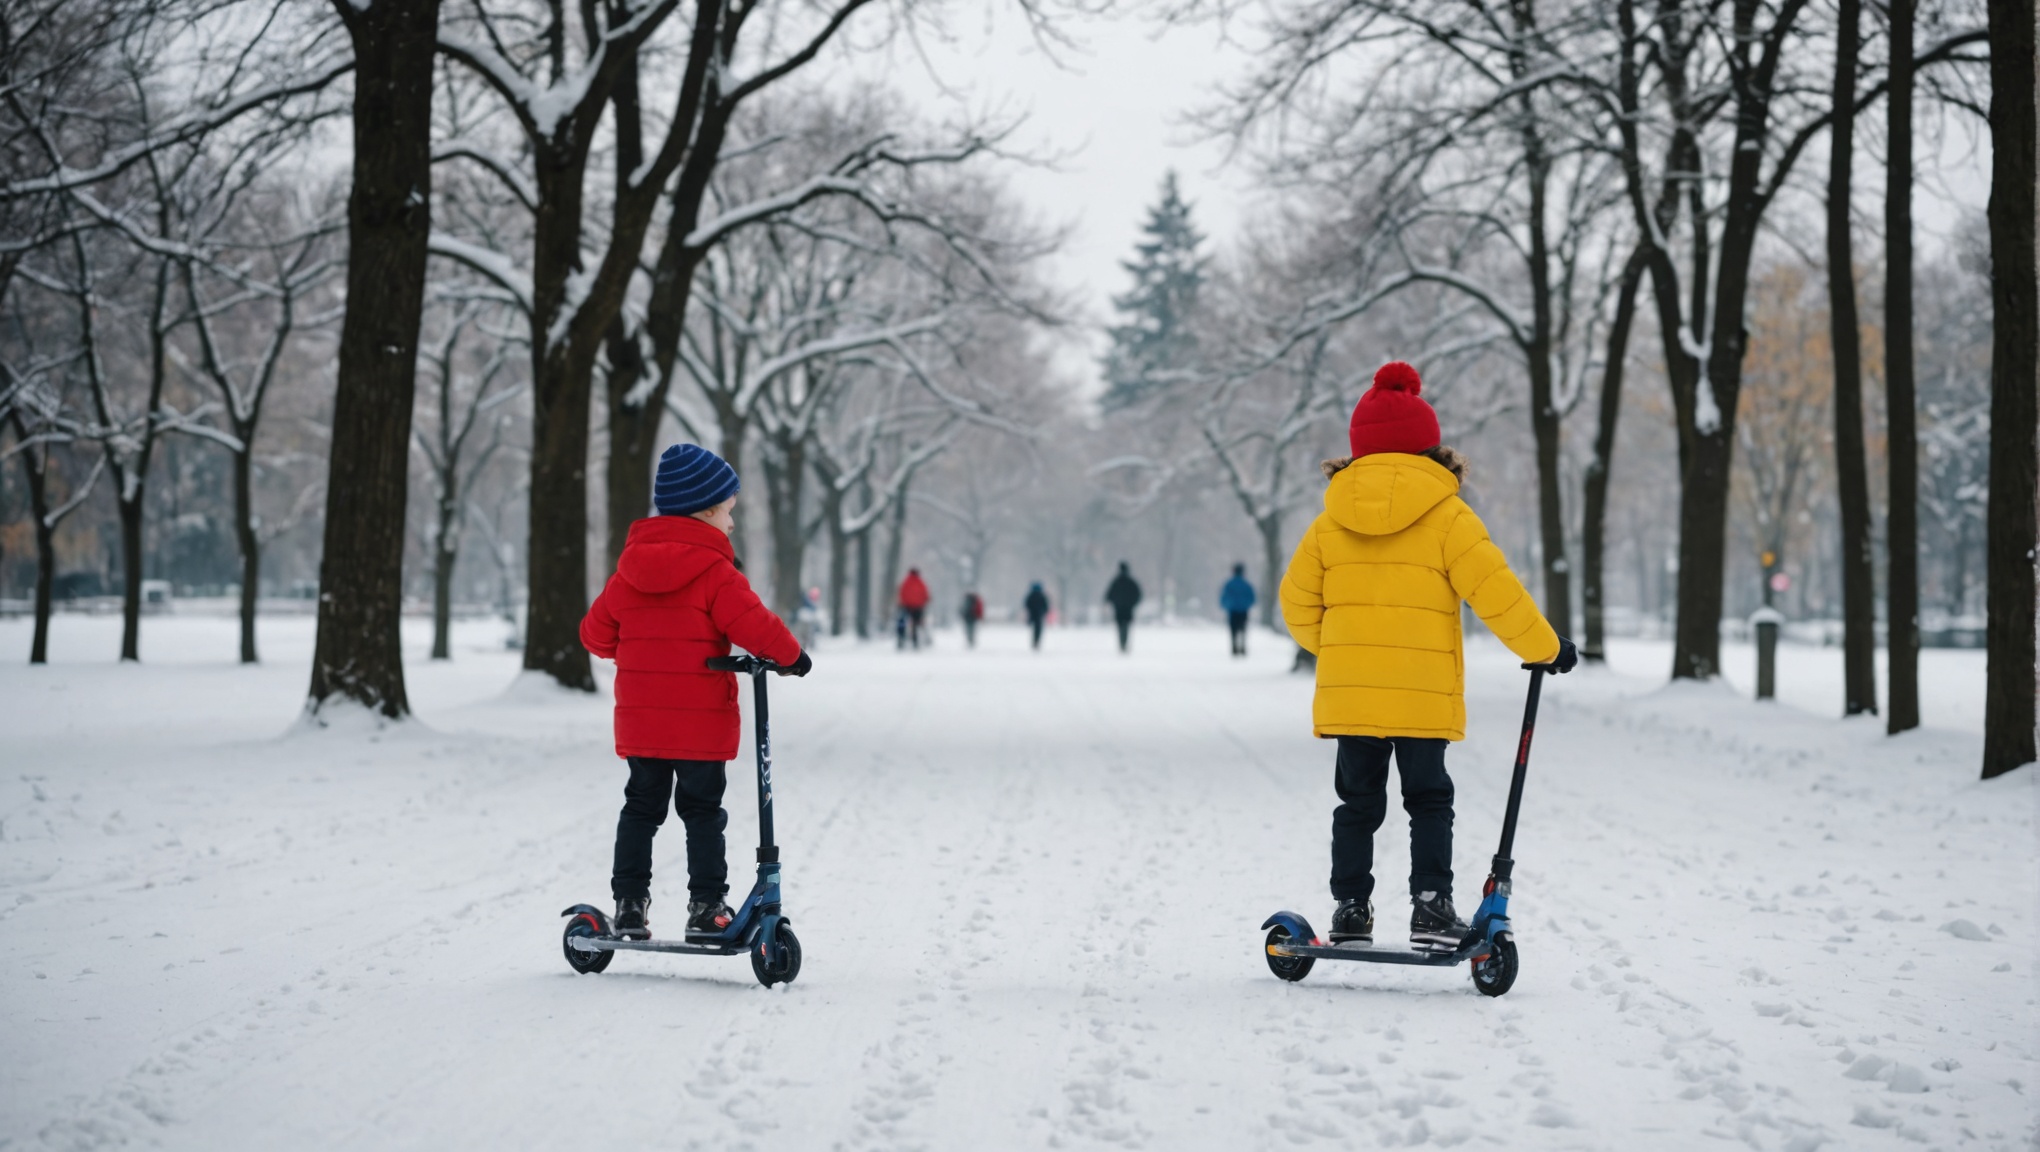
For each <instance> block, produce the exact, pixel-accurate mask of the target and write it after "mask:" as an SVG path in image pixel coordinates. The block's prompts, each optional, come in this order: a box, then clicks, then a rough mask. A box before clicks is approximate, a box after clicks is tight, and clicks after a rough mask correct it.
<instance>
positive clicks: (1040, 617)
mask: <svg viewBox="0 0 2040 1152" xmlns="http://www.w3.org/2000/svg"><path fill="white" fill-rule="evenodd" d="M1024 603H1025V605H1026V608H1027V626H1028V627H1029V628H1031V629H1033V630H1034V650H1035V651H1037V652H1039V651H1040V650H1041V626H1042V625H1043V624H1046V623H1048V593H1046V592H1044V591H1042V590H1041V581H1039V580H1036V581H1035V582H1034V583H1033V584H1031V585H1029V586H1028V588H1027V599H1026V601H1024Z"/></svg>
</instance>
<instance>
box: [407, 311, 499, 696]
mask: <svg viewBox="0 0 2040 1152" xmlns="http://www.w3.org/2000/svg"><path fill="white" fill-rule="evenodd" d="M502 310H503V309H502V308H501V307H500V306H496V307H494V308H491V307H489V306H487V305H483V304H480V303H478V302H475V301H472V300H468V301H463V302H462V303H461V304H459V305H458V306H457V308H456V310H455V312H454V314H453V316H452V317H451V318H450V319H449V320H448V321H447V322H446V327H445V331H444V332H443V333H442V334H441V335H440V337H439V339H438V340H437V341H436V342H435V343H434V344H433V345H432V346H431V347H429V348H427V349H426V350H425V353H424V359H425V361H426V363H427V364H428V365H430V367H431V373H430V376H429V381H430V391H429V393H428V394H427V397H426V401H427V408H428V412H429V413H430V416H429V419H427V420H426V421H424V422H423V423H422V425H420V426H417V427H414V428H413V436H414V439H415V440H416V442H417V446H418V451H419V453H420V454H421V455H422V456H424V457H425V463H426V467H427V468H428V469H429V471H430V474H431V478H432V506H433V522H432V541H431V546H432V659H434V660H447V659H451V658H452V643H451V641H452V630H453V572H454V568H455V566H456V565H457V564H458V563H459V561H460V545H461V537H462V534H463V530H464V529H465V527H466V513H467V506H468V499H469V497H468V493H469V491H470V490H471V489H472V488H473V486H474V482H475V479H476V477H478V476H480V475H481V474H482V472H483V471H484V470H485V469H487V468H488V466H489V462H490V460H492V459H493V458H494V457H495V456H496V454H497V452H498V451H499V450H501V448H502V447H503V433H504V430H505V428H506V427H507V425H508V424H509V423H510V418H509V417H508V415H506V414H504V413H502V412H500V411H498V410H499V409H501V408H502V407H503V405H504V404H506V403H508V402H509V401H511V400H513V399H515V398H517V397H518V396H519V395H521V394H522V393H523V391H524V388H523V385H522V384H520V383H517V382H516V379H515V376H514V374H508V373H507V370H508V369H509V367H510V356H511V355H512V354H513V353H514V352H516V351H519V350H521V349H520V348H519V342H518V341H517V339H516V338H515V337H514V336H513V335H512V334H511V332H510V331H509V330H508V329H507V327H496V328H491V327H489V326H488V324H487V319H488V317H487V316H486V314H485V313H486V312H487V311H502ZM509 320H510V318H509V317H504V318H502V321H503V323H505V324H507V323H508V322H509ZM470 332H479V333H480V334H481V335H482V336H483V337H484V338H485V339H487V340H488V341H489V344H488V352H487V355H486V356H485V357H483V358H482V359H481V360H480V362H479V363H476V362H475V356H474V355H473V354H470V355H468V356H467V357H466V359H465V361H464V360H463V357H462V354H461V351H462V350H461V347H460V345H461V338H462V337H463V336H466V335H468V334H469V333H470ZM482 434H486V439H485V440H481V441H480V442H479V444H477V443H476V441H477V439H478V437H479V436H481V435H482Z"/></svg>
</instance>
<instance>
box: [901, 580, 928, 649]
mask: <svg viewBox="0 0 2040 1152" xmlns="http://www.w3.org/2000/svg"><path fill="white" fill-rule="evenodd" d="M927 615H928V582H927V581H926V580H923V579H921V570H920V569H919V568H909V569H907V578H906V579H905V580H902V581H900V616H901V619H902V620H903V621H904V623H905V627H903V628H902V629H900V647H902V648H904V647H906V646H907V644H908V643H909V642H911V643H912V644H913V646H914V647H916V648H919V647H920V646H921V621H922V620H924V619H925V618H926V617H927Z"/></svg>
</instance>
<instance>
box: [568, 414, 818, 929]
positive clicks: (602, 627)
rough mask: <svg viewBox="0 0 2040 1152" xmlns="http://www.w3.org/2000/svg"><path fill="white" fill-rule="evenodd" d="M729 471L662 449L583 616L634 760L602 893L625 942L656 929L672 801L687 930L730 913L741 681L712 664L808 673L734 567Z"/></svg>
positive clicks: (715, 925) (692, 448) (619, 742)
mask: <svg viewBox="0 0 2040 1152" xmlns="http://www.w3.org/2000/svg"><path fill="white" fill-rule="evenodd" d="M737 489H738V483H737V474H736V471H735V470H734V469H732V468H731V467H730V466H729V464H728V463H726V462H725V461H724V460H723V459H722V457H720V456H717V455H716V454H715V453H713V452H710V451H709V450H708V449H706V448H701V447H698V446H696V445H693V444H675V445H674V446H672V447H671V448H668V449H666V453H665V455H663V456H661V457H660V458H659V473H658V479H657V480H656V481H655V482H654V485H653V489H652V502H653V504H654V505H655V506H656V507H657V508H658V512H659V514H658V515H657V516H654V517H651V518H649V519H645V520H639V521H637V522H636V523H634V524H632V525H631V526H630V535H629V536H628V537H627V538H626V539H625V540H624V544H623V555H622V556H621V557H620V558H618V560H617V562H616V575H614V576H612V577H610V578H609V584H608V585H607V586H606V587H604V588H603V589H602V594H601V595H599V596H597V597H595V603H593V604H591V605H589V606H588V616H587V618H586V619H584V620H582V621H581V643H582V644H583V645H584V646H586V648H587V649H588V651H589V652H591V653H593V654H594V655H596V656H600V657H602V658H604V659H613V660H615V661H616V754H617V755H618V756H621V757H623V758H624V759H625V760H627V761H629V763H630V782H629V783H628V784H626V785H624V788H623V813H622V814H621V815H620V816H618V817H617V820H616V864H615V867H614V869H613V871H612V873H611V876H610V881H609V887H610V894H611V895H613V896H615V897H616V922H615V928H616V932H617V934H618V935H620V936H623V937H625V938H626V939H636V940H642V939H646V938H649V937H650V936H651V934H652V929H651V922H650V920H649V919H648V913H649V911H650V908H651V903H652V899H651V891H652V889H651V885H652V837H653V835H655V834H656V833H657V832H658V830H659V825H661V824H663V823H665V820H666V804H667V802H668V801H671V803H672V805H673V810H674V811H675V812H676V813H678V814H679V816H680V823H681V824H682V825H683V826H685V827H686V829H687V899H688V903H687V934H688V935H689V936H713V935H715V934H716V933H719V932H721V931H722V930H723V928H724V927H725V926H727V925H728V924H729V922H730V918H731V913H730V909H729V906H728V905H726V904H724V903H723V896H724V895H726V894H727V893H728V892H729V890H730V888H729V865H728V863H727V861H726V860H725V859H724V855H723V828H724V827H725V826H726V825H728V823H729V813H727V812H725V811H723V807H722V796H723V785H724V776H723V765H724V762H725V761H728V760H732V759H734V758H735V757H736V755H737V742H738V739H739V733H740V730H741V725H742V718H741V716H740V715H739V713H738V711H737V680H736V674H735V673H731V672H713V671H710V670H709V668H708V667H707V662H708V659H709V658H710V657H712V656H727V655H729V654H730V643H731V641H735V642H736V643H737V644H740V645H742V646H743V648H744V650H745V651H747V652H750V653H752V654H753V655H756V656H760V657H763V658H764V659H767V660H770V661H772V662H773V663H775V664H779V665H782V666H784V667H785V668H786V670H787V671H786V673H785V674H787V675H793V676H805V675H807V673H808V669H809V668H811V667H812V666H813V661H811V660H810V659H809V658H808V655H807V653H805V652H803V651H801V648H800V643H799V642H798V641H796V640H795V639H794V638H793V633H792V632H789V631H787V628H786V625H785V624H784V623H782V622H781V621H780V619H779V617H777V616H775V615H773V614H772V611H771V610H770V609H768V608H766V607H765V605H764V604H762V603H760V602H759V600H758V596H757V594H756V593H754V592H752V591H751V585H750V582H749V581H747V580H745V579H744V575H743V573H741V572H739V571H737V566H736V553H735V551H734V550H732V549H731V547H730V530H731V529H732V528H734V527H735V526H736V525H735V522H734V521H733V520H732V519H731V509H733V508H734V507H735V506H736V503H737Z"/></svg>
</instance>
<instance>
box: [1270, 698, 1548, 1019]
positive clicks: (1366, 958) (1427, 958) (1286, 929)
mask: <svg viewBox="0 0 2040 1152" xmlns="http://www.w3.org/2000/svg"><path fill="white" fill-rule="evenodd" d="M1523 667H1525V668H1527V669H1529V670H1530V699H1529V701H1528V702H1527V703H1526V704H1524V706H1523V736H1522V739H1520V740H1518V741H1517V742H1516V772H1515V775H1514V776H1512V777H1511V778H1510V779H1509V807H1508V811H1507V812H1505V813H1504V814H1503V816H1502V843H1501V846H1500V847H1498V848H1496V849H1495V858H1494V862H1493V864H1492V865H1491V866H1490V867H1489V869H1488V878H1487V883H1486V884H1485V885H1483V886H1482V887H1481V890H1480V891H1481V900H1480V909H1479V910H1478V911H1477V912H1475V913H1474V914H1473V923H1472V924H1471V925H1469V926H1468V929H1469V930H1468V931H1467V933H1466V937H1465V938H1464V939H1462V940H1461V941H1460V942H1459V943H1458V945H1457V946H1454V947H1440V948H1435V949H1431V950H1427V951H1417V950H1414V949H1408V948H1377V947H1373V946H1370V945H1366V944H1330V943H1327V942H1326V941H1324V940H1323V939H1321V938H1320V937H1319V936H1318V934H1317V933H1316V932H1313V931H1311V927H1310V921H1308V920H1305V919H1304V918H1303V917H1301V916H1299V915H1297V914H1296V913H1294V912H1277V913H1275V914H1274V915H1273V916H1270V917H1268V919H1267V920H1266V921H1265V922H1263V923H1262V925H1261V927H1262V928H1265V929H1267V931H1268V939H1267V942H1266V945H1265V947H1266V950H1267V953H1268V970H1269V971H1271V972H1273V973H1275V975H1277V976H1279V977H1281V978H1282V979H1284V980H1301V979H1303V978H1304V977H1305V976H1308V975H1310V969H1311V965H1312V964H1314V963H1316V962H1317V961H1319V960H1358V961H1360V962H1362V963H1366V964H1419V965H1424V966H1426V967H1435V968H1448V967H1450V966H1452V965H1454V964H1457V963H1459V962H1460V961H1462V960H1467V961H1471V965H1470V966H1471V968H1472V969H1473V986H1474V987H1475V988H1478V989H1480V992H1481V994H1482V995H1483V996H1500V995H1502V994H1503V993H1505V992H1507V991H1508V990H1509V989H1510V988H1511V987H1512V986H1514V984H1515V983H1516V934H1515V933H1514V932H1513V931H1512V930H1511V929H1510V927H1509V888H1510V884H1509V873H1510V872H1511V871H1512V870H1514V868H1515V866H1516V862H1515V861H1514V860H1511V859H1510V858H1509V853H1510V851H1512V850H1513V849H1514V847H1515V843H1516V811H1517V809H1518V808H1520V807H1521V806H1522V803H1523V777H1524V775H1525V773H1526V772H1527V771H1528V770H1529V767H1530V734H1531V732H1533V731H1534V730H1535V729H1536V727H1537V699H1538V696H1539V694H1540V692H1541V691H1542V689H1543V687H1544V676H1545V674H1546V673H1548V672H1555V671H1556V669H1555V668H1553V667H1552V666H1551V665H1549V664H1525V665H1523Z"/></svg>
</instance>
